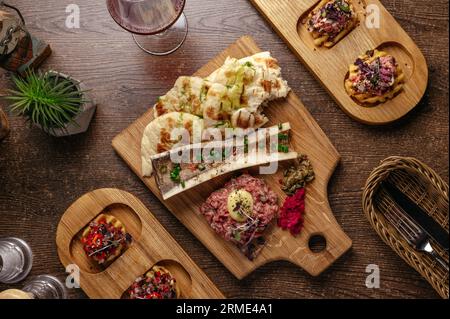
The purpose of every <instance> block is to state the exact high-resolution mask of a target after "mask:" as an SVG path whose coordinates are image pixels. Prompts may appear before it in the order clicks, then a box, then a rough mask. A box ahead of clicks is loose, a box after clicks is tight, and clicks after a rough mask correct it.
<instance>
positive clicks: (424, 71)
mask: <svg viewBox="0 0 450 319" xmlns="http://www.w3.org/2000/svg"><path fill="white" fill-rule="evenodd" d="M250 1H251V2H252V3H254V5H255V7H256V8H258V10H259V11H260V12H261V13H262V15H263V16H264V17H265V18H266V19H267V20H268V21H269V23H270V24H271V25H272V27H273V28H274V29H275V30H276V31H277V32H278V34H279V35H280V36H281V37H282V38H283V39H284V40H285V41H286V43H287V44H288V46H289V47H290V48H291V50H292V51H293V52H294V53H295V54H296V55H297V56H298V57H299V58H300V59H301V60H302V61H303V62H304V63H305V65H306V66H307V68H308V69H309V70H310V71H311V72H312V73H313V74H314V75H315V76H316V78H317V79H318V80H319V81H320V82H321V83H322V84H323V86H324V87H325V89H326V90H327V91H328V92H329V93H330V94H331V95H332V97H333V98H334V99H335V101H336V102H337V103H338V105H339V106H340V107H341V108H342V110H343V111H344V112H345V113H347V114H348V115H350V116H351V117H352V118H354V119H356V120H358V121H360V122H362V123H365V124H371V125H381V124H388V123H391V122H394V121H396V120H398V119H400V118H401V117H403V116H405V115H406V114H407V113H409V112H410V111H411V110H412V109H413V108H414V107H415V106H416V105H417V104H418V103H419V102H420V100H421V99H422V97H423V95H424V93H425V89H426V87H427V83H428V67H427V63H426V60H425V57H424V56H423V54H422V52H421V51H420V50H419V48H418V47H417V45H416V44H415V43H414V41H413V40H412V39H411V38H410V37H409V35H408V34H407V33H406V32H405V31H404V30H403V29H402V27H401V26H400V25H399V24H398V23H397V21H396V20H395V19H394V18H393V17H392V15H391V14H390V13H389V12H388V11H387V10H386V8H385V7H384V6H383V5H382V4H381V3H380V1H378V0H354V1H353V2H352V3H353V5H354V9H355V12H356V14H357V16H358V20H359V22H360V23H359V25H358V26H356V28H355V29H354V30H352V31H351V32H350V33H349V34H347V35H346V36H345V37H344V38H342V39H341V40H340V41H339V42H338V43H337V44H336V45H335V46H333V47H332V48H326V47H320V48H319V47H316V46H315V45H314V41H313V37H312V36H311V34H309V32H308V30H307V26H306V22H307V20H308V14H309V13H310V12H311V11H312V10H313V9H314V8H315V5H316V4H317V1H310V0H308V1H290V0H281V1H280V0H250ZM368 6H372V8H373V7H375V8H377V10H378V12H379V17H377V18H378V19H379V23H380V25H379V27H373V28H369V27H367V26H366V17H367V19H369V18H370V16H369V15H373V14H374V11H373V9H370V10H367V11H369V12H370V13H369V15H368V14H367V11H366V8H367V7H368ZM369 8H370V7H369ZM377 15H378V13H377ZM373 49H379V50H383V51H385V52H387V53H389V54H392V55H393V56H394V57H395V58H396V59H397V61H398V63H399V66H400V67H401V68H402V70H403V72H404V73H405V83H404V90H403V92H401V93H399V94H398V96H396V97H394V98H393V99H391V100H388V101H386V102H385V103H380V104H378V105H374V106H371V107H367V106H362V105H360V104H358V103H357V102H356V101H355V100H353V99H352V98H351V97H350V96H349V95H348V94H347V92H346V90H345V87H344V81H345V80H346V79H347V77H348V72H349V65H350V64H352V63H354V61H355V60H356V58H357V57H358V56H360V55H362V54H364V53H365V52H367V51H368V50H373Z"/></svg>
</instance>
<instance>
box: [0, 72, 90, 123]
mask: <svg viewBox="0 0 450 319" xmlns="http://www.w3.org/2000/svg"><path fill="white" fill-rule="evenodd" d="M13 81H14V84H15V89H13V90H9V93H10V95H9V96H7V97H6V99H7V100H9V101H11V102H12V104H11V105H10V111H11V112H13V113H14V114H17V115H21V116H24V117H25V118H27V120H28V121H30V122H31V123H34V124H37V125H39V126H40V127H41V128H42V129H43V130H44V131H46V132H51V131H53V130H56V129H64V128H65V127H66V125H67V124H69V123H73V122H74V121H73V119H74V117H75V116H76V115H77V114H78V113H79V112H80V109H81V107H82V105H83V104H84V103H85V102H86V101H85V100H84V92H83V91H80V90H79V87H78V85H77V83H76V82H74V81H72V80H71V79H70V78H66V77H63V76H61V75H59V74H58V73H56V72H46V73H35V72H34V71H29V72H28V73H27V74H26V76H25V77H19V76H14V77H13Z"/></svg>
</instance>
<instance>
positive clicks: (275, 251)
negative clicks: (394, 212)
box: [112, 37, 352, 279]
mask: <svg viewBox="0 0 450 319" xmlns="http://www.w3.org/2000/svg"><path fill="white" fill-rule="evenodd" d="M260 51H261V50H260V49H259V48H258V46H257V45H256V43H255V42H254V41H253V39H252V38H250V37H243V38H241V39H239V40H238V41H237V42H236V43H234V44H233V45H231V46H230V47H229V48H228V49H226V50H225V51H224V52H222V53H221V54H219V55H218V56H217V57H216V58H214V59H213V60H212V61H210V62H209V63H208V64H206V65H205V66H204V67H203V68H201V69H200V70H199V71H198V72H197V73H196V74H195V75H197V76H202V77H206V76H207V75H209V74H210V73H212V72H213V71H214V70H216V69H217V68H218V67H220V66H221V65H222V64H223V62H224V61H225V59H226V58H227V57H228V56H232V57H236V58H242V57H245V56H249V55H253V54H256V53H258V52H260ZM265 113H266V114H267V116H268V117H269V119H270V120H271V121H270V123H269V124H268V125H267V126H271V125H276V124H278V123H283V122H290V123H291V127H292V140H293V143H292V148H293V149H295V151H297V152H299V153H305V154H307V155H308V156H309V158H310V159H311V161H312V164H313V166H314V168H315V172H316V180H315V181H314V182H313V183H312V184H310V185H309V186H308V188H307V198H306V221H305V228H304V230H303V231H302V233H301V235H299V236H298V237H293V236H292V235H291V234H290V233H289V232H287V231H283V230H281V229H280V228H277V226H275V225H273V227H271V228H270V229H268V230H267V233H266V234H265V238H266V240H267V244H266V246H265V247H264V248H263V250H262V251H261V253H260V255H259V256H258V257H257V258H256V259H255V260H254V261H250V260H248V259H247V258H246V257H245V256H244V255H243V253H242V252H241V251H240V250H239V249H238V248H237V247H236V246H235V245H233V244H232V243H229V242H226V241H225V240H223V239H222V238H221V237H219V236H218V235H217V234H216V233H215V232H214V230H212V228H211V227H210V226H209V224H208V223H207V222H206V219H205V218H204V217H203V216H202V215H201V213H200V205H201V204H202V203H203V202H204V201H205V200H206V198H207V197H208V196H209V195H210V194H211V193H212V192H213V191H215V190H217V189H219V188H220V187H222V186H223V185H224V183H225V182H226V181H227V180H228V179H229V178H230V177H231V176H233V175H236V173H235V174H228V175H226V176H223V177H218V178H215V179H212V180H211V181H209V182H207V183H203V184H201V185H199V186H197V187H195V188H193V189H190V190H188V191H186V192H184V193H182V194H180V195H177V196H175V197H173V198H171V199H169V200H166V201H163V200H162V197H161V194H160V192H159V189H158V187H157V185H156V183H155V180H154V178H143V177H142V174H141V156H140V155H141V139H142V134H143V131H144V129H145V127H146V126H147V124H148V123H149V122H150V121H151V120H152V119H153V110H149V111H148V112H147V113H145V114H144V115H143V116H142V117H140V118H139V119H138V120H136V121H135V122H134V123H133V124H132V125H131V126H130V127H128V128H127V129H125V130H124V131H123V132H122V133H120V134H119V135H118V136H117V137H116V138H114V140H113V143H112V144H113V147H114V149H115V150H116V151H117V152H118V154H119V155H120V156H121V157H122V158H123V159H124V160H125V162H126V163H127V164H128V165H129V166H130V167H131V169H132V170H133V171H134V172H135V173H136V174H137V175H138V176H140V177H141V179H142V180H143V182H144V183H145V184H146V185H147V186H148V187H149V189H150V190H151V191H152V192H153V193H154V194H155V195H156V196H157V197H158V198H159V199H160V200H161V201H162V203H163V204H164V205H165V206H166V207H167V208H168V209H169V210H170V211H171V212H172V213H173V214H174V215H175V216H176V217H177V218H178V219H179V220H180V221H181V222H182V223H183V224H184V225H185V226H186V227H187V228H188V229H189V230H190V231H191V232H192V233H193V234H194V235H195V236H196V237H197V238H198V239H199V240H200V241H201V242H202V243H203V244H204V245H205V246H206V247H207V248H208V249H209V250H210V251H211V252H212V253H213V254H214V255H215V256H216V257H217V258H218V259H219V260H220V261H221V262H222V263H223V264H224V265H225V266H226V267H227V268H228V269H229V270H230V271H231V272H232V273H233V274H234V275H235V276H236V277H237V278H239V279H242V278H244V277H245V276H247V275H248V274H250V273H251V272H252V271H253V270H255V269H256V268H258V267H260V266H261V265H264V264H266V263H268V262H271V261H276V260H287V261H290V262H292V263H294V264H296V265H298V266H300V267H302V268H303V269H305V270H306V271H307V272H308V273H310V274H311V275H314V276H316V275H319V274H320V273H321V272H323V271H324V270H325V269H326V268H328V267H329V266H330V265H331V264H332V263H333V262H334V261H335V260H336V259H337V258H339V257H340V256H341V255H342V254H343V253H345V252H346V251H347V250H348V249H349V248H350V247H351V245H352V242H351V240H350V239H349V238H348V237H347V235H346V234H345V233H344V232H343V231H342V230H341V228H340V227H339V225H338V223H337V222H336V220H335V218H334V216H333V213H332V212H331V209H330V206H329V204H328V198H327V185H328V181H329V179H330V177H331V175H332V174H333V171H334V169H335V167H336V165H337V164H338V162H339V159H340V158H339V154H338V153H337V151H336V150H335V148H334V147H333V145H332V144H331V142H330V141H329V140H328V138H327V137H326V135H325V134H324V133H323V131H322V130H321V129H320V127H319V126H318V124H317V123H316V122H315V121H314V119H313V118H312V116H311V114H309V113H308V111H307V110H306V108H305V107H304V106H303V104H302V102H301V101H300V100H299V99H298V97H297V96H296V95H295V94H294V93H292V92H291V93H290V94H289V96H288V98H287V99H284V100H280V101H277V102H271V103H270V105H269V106H268V107H267V108H266V110H265ZM282 173H283V172H282V169H281V168H280V169H279V170H278V173H277V174H276V175H261V177H262V178H264V180H265V181H266V182H267V183H268V185H269V186H270V187H271V188H272V189H273V190H274V191H275V192H276V193H277V194H278V195H279V197H280V204H281V203H283V201H284V199H285V198H286V196H285V195H284V193H283V192H282V191H281V188H280V186H279V179H280V178H281V176H282ZM314 235H321V236H323V237H325V239H326V242H327V245H326V249H325V250H323V251H321V252H320V253H313V252H312V251H311V250H310V249H309V240H310V238H311V237H313V236H314Z"/></svg>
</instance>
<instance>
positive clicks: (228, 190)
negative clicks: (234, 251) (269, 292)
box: [200, 174, 279, 260]
mask: <svg viewBox="0 0 450 319" xmlns="http://www.w3.org/2000/svg"><path fill="white" fill-rule="evenodd" d="M278 209H279V207H278V197H277V195H276V194H275V193H274V192H273V191H272V190H271V189H270V188H269V187H268V186H267V185H266V183H265V182H264V181H263V180H261V179H259V178H255V177H252V176H250V175H249V174H243V175H242V176H240V177H238V178H235V179H232V180H231V181H229V182H228V183H227V184H226V185H225V186H224V187H223V188H221V189H219V190H217V191H215V192H214V193H212V194H211V195H210V196H209V198H208V199H207V200H206V202H205V203H204V204H203V205H202V206H201V208H200V210H201V213H202V214H203V215H204V216H205V217H206V219H207V221H208V223H209V224H210V225H211V227H212V229H214V231H215V232H216V233H217V234H219V235H220V236H221V237H222V238H224V239H225V240H227V241H231V242H233V243H234V244H236V245H237V246H238V247H239V248H240V249H241V250H242V252H243V253H244V254H245V255H246V256H247V257H248V258H249V259H250V260H252V259H254V258H255V257H256V256H257V254H258V253H259V251H260V250H261V249H262V247H263V245H264V243H265V240H264V238H263V237H262V236H263V233H264V231H265V229H266V228H267V226H268V225H269V224H270V222H271V221H272V220H273V219H274V218H275V217H276V216H277V213H278Z"/></svg>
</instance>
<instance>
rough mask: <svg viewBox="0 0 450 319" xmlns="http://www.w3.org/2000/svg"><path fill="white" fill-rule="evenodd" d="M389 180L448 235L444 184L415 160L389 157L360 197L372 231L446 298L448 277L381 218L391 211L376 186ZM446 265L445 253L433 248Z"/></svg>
mask: <svg viewBox="0 0 450 319" xmlns="http://www.w3.org/2000/svg"><path fill="white" fill-rule="evenodd" d="M384 180H389V181H390V182H392V183H393V184H395V185H396V186H397V187H398V188H399V189H400V190H401V191H402V192H403V193H405V194H406V195H407V196H408V197H410V198H411V199H412V200H413V201H414V202H415V203H416V204H417V205H419V206H420V207H421V208H422V209H423V210H424V211H426V212H427V213H428V214H429V215H430V216H431V217H433V219H434V220H436V221H437V222H438V223H439V224H440V225H442V227H444V228H445V230H446V231H447V232H448V224H449V222H448V184H446V183H445V182H444V181H443V180H442V178H440V177H439V176H438V175H437V174H436V173H435V172H434V171H433V170H432V169H431V168H430V167H428V166H427V165H425V164H423V163H422V162H420V161H419V160H417V159H415V158H405V157H389V158H387V159H385V160H384V161H382V163H381V165H380V166H379V167H377V168H376V169H375V170H374V171H373V172H372V174H371V175H370V177H369V179H368V180H367V183H366V186H365V189H364V193H363V209H364V213H365V214H366V216H367V218H368V219H369V221H370V223H371V224H372V226H373V228H374V229H375V231H376V232H377V233H378V235H379V236H380V237H381V238H382V239H383V241H384V242H385V243H386V244H388V245H389V246H390V247H391V248H392V249H393V250H394V251H395V252H396V253H397V254H398V255H399V256H400V257H402V258H403V259H404V260H405V261H406V262H407V263H408V264H409V265H410V266H411V267H413V268H414V269H416V270H417V271H418V272H419V273H420V274H421V275H422V276H423V277H424V278H425V279H426V280H427V281H428V282H429V283H430V284H431V285H432V286H433V288H434V289H435V290H436V291H437V292H438V293H439V295H440V296H441V297H442V298H447V299H448V297H449V291H448V286H449V273H448V271H446V270H445V269H444V268H443V267H442V266H441V265H439V264H438V263H437V262H436V261H435V260H434V259H433V258H432V257H430V256H429V255H428V254H424V253H420V252H417V251H416V250H414V249H413V248H412V247H411V246H410V245H409V244H408V243H407V242H406V241H405V240H404V239H403V237H401V235H400V234H399V233H398V232H397V231H396V230H395V229H394V228H393V227H392V226H391V225H390V223H389V222H388V221H387V220H386V218H385V217H384V211H386V210H387V209H392V208H393V206H395V203H394V202H392V201H391V200H390V198H389V197H388V196H386V193H385V192H384V190H382V189H380V187H379V185H380V183H381V182H382V181H384ZM433 246H434V247H435V248H436V249H437V252H438V253H439V254H440V255H441V257H443V258H444V260H446V261H448V258H449V256H448V251H445V250H444V249H442V248H441V247H440V246H439V245H437V244H435V245H433Z"/></svg>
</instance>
